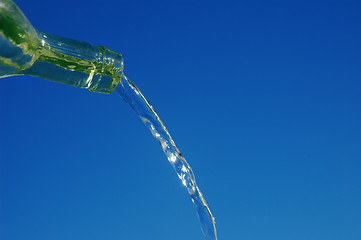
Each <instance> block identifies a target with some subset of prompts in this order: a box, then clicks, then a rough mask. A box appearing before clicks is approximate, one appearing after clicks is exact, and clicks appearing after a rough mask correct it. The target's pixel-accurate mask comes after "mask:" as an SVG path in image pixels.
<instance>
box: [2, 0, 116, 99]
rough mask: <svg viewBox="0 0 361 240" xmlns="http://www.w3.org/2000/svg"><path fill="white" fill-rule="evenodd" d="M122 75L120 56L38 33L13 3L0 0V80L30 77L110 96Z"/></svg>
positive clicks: (113, 52)
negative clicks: (23, 76)
mask: <svg viewBox="0 0 361 240" xmlns="http://www.w3.org/2000/svg"><path fill="white" fill-rule="evenodd" d="M122 74H123V57H122V55H121V54H120V53H118V52H116V51H113V50H110V49H108V48H105V47H98V46H94V45H92V44H89V43H85V42H81V41H77V40H72V39H68V38H63V37H59V36H55V35H52V34H48V33H45V32H42V31H39V30H37V29H35V28H34V27H33V26H32V25H31V23H30V22H29V20H28V19H27V18H26V17H25V15H24V14H23V12H22V11H21V10H20V9H19V7H18V6H17V5H16V4H15V3H14V2H13V1H12V0H0V78H2V77H7V76H13V75H30V76H35V77H39V78H44V79H48V80H52V81H55V82H59V83H64V84H68V85H71V86H75V87H79V88H86V89H89V90H90V91H94V92H101V93H111V92H113V91H114V90H115V88H116V87H117V85H118V84H119V81H120V79H121V76H122Z"/></svg>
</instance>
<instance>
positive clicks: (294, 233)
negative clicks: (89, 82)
mask: <svg viewBox="0 0 361 240" xmlns="http://www.w3.org/2000/svg"><path fill="white" fill-rule="evenodd" d="M16 2H17V4H18V5H19V6H20V7H21V8H22V10H23V11H24V13H25V14H26V15H27V17H28V18H29V19H30V21H31V22H32V23H33V25H34V26H35V27H36V28H38V29H41V30H43V31H45V32H50V33H53V34H57V35H61V36H64V37H70V38H74V39H78V40H83V41H87V42H90V43H93V44H96V45H104V46H107V47H109V48H112V49H114V50H117V51H119V52H121V53H122V54H123V57H124V59H125V72H126V75H127V76H128V77H129V78H130V79H132V80H133V82H134V83H135V84H136V85H137V86H138V87H139V88H140V89H141V90H142V91H143V93H144V94H145V96H146V97H147V98H148V99H149V101H150V102H151V103H152V105H153V106H154V107H155V109H156V110H157V112H158V113H159V115H160V116H161V118H162V119H163V121H164V123H165V125H166V126H167V127H168V129H169V131H170V132H171V134H172V136H173V138H174V140H175V141H176V143H177V145H178V147H179V148H180V150H181V152H182V153H183V155H184V156H185V157H186V158H187V160H188V162H189V163H190V165H191V166H192V168H193V170H194V172H195V175H196V179H197V182H198V185H199V186H200V188H201V190H202V191H203V193H204V195H205V197H206V199H207V202H208V204H209V205H210V208H211V209H212V211H213V213H214V216H215V217H216V222H217V227H218V233H219V239H220V240H226V239H228V240H238V239H239V240H326V239H327V240H344V239H345V240H359V239H361V227H360V226H361V204H360V203H361V191H360V190H361V124H360V123H361V44H360V43H361V27H360V26H361V14H360V13H361V4H360V3H359V1H309V2H306V1H282V0H279V1H242V0H240V1H237V2H236V1H235V2H229V1H180V0H179V1H165V0H164V1H131V0H129V1H122V0H118V1H115V0H103V1H93V0H87V1H85V0H80V1H77V0H51V1H49V0H47V1H45V0H18V1H16ZM290 2H292V3H290ZM0 124H1V125H0V201H1V205H0V210H1V212H0V238H1V240H83V239H85V240H118V239H127V240H128V239H129V240H131V239H157V240H163V239H164V240H184V239H187V240H188V239H202V234H201V231H200V228H199V224H198V219H197V216H196V213H195V211H194V208H193V206H192V203H191V201H190V198H189V197H188V196H187V192H186V191H185V190H184V189H183V188H182V184H181V183H180V182H179V179H178V178H177V176H176V175H175V173H174V172H173V169H172V168H171V166H170V165H169V164H168V162H167V160H166V158H165V156H164V155H163V153H162V150H161V148H160V147H159V145H158V143H157V142H156V140H155V139H153V137H152V135H151V134H150V133H149V132H148V129H146V127H145V126H144V125H143V124H142V122H141V121H140V120H139V119H138V118H137V116H136V115H135V114H134V113H133V112H132V110H131V109H130V108H129V107H128V106H127V104H126V103H124V102H123V101H122V100H121V98H120V97H119V96H117V95H116V94H115V93H114V94H111V95H105V94H97V93H91V92H89V91H87V90H82V89H77V88H74V87H69V86H66V85H61V84H58V83H53V82H50V81H46V80H42V79H36V78H33V77H26V76H21V77H12V78H6V79H0Z"/></svg>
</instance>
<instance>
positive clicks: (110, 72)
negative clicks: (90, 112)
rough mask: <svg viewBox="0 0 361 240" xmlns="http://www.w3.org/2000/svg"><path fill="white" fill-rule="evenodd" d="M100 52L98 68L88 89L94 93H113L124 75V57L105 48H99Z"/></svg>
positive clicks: (97, 60)
mask: <svg viewBox="0 0 361 240" xmlns="http://www.w3.org/2000/svg"><path fill="white" fill-rule="evenodd" d="M98 50H99V56H98V57H97V59H96V62H97V67H96V68H95V72H94V73H93V76H92V78H93V79H92V81H91V82H92V84H91V85H90V86H89V88H88V89H89V90H90V91H92V92H101V93H112V92H113V91H114V90H115V89H116V88H117V86H118V84H119V82H120V80H121V77H122V75H123V68H124V62H123V56H122V55H121V54H120V53H118V52H116V51H113V50H111V49H109V48H106V47H103V46H100V47H98ZM89 77H90V76H89Z"/></svg>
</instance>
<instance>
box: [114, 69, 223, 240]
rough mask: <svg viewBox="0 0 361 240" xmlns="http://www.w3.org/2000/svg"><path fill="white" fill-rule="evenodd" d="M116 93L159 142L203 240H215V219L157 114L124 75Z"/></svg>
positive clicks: (188, 167) (190, 170) (191, 172)
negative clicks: (192, 208)
mask: <svg viewBox="0 0 361 240" xmlns="http://www.w3.org/2000/svg"><path fill="white" fill-rule="evenodd" d="M116 91H117V92H118V93H119V95H120V96H121V97H122V98H123V99H124V100H125V101H126V102H127V103H128V104H129V105H130V106H131V107H132V109H133V110H134V111H135V112H136V113H137V115H138V116H139V117H140V118H141V120H142V121H143V123H144V124H145V125H147V126H148V128H149V129H150V131H151V132H152V134H153V136H154V137H155V138H156V139H157V140H158V141H159V143H160V145H161V147H162V149H163V152H164V153H165V155H166V156H167V159H168V161H169V163H170V164H171V165H172V167H173V169H174V170H175V171H176V173H177V175H178V177H179V179H180V180H181V181H182V184H183V185H184V187H185V188H186V189H187V191H188V193H189V196H190V197H191V200H192V202H193V204H194V206H195V208H196V211H197V214H198V217H199V221H200V225H201V229H202V232H203V235H204V237H205V239H207V240H217V232H216V226H215V221H214V217H213V215H212V213H211V211H210V209H209V207H208V205H207V203H206V201H205V199H204V197H203V195H202V193H201V191H200V190H199V188H198V186H197V184H196V181H195V178H194V174H193V171H192V169H191V167H190V166H189V164H188V162H187V161H186V160H185V159H184V157H183V156H182V154H181V153H180V151H179V150H178V148H177V146H176V145H175V143H174V141H173V139H172V137H171V136H170V134H169V132H168V130H167V128H166V127H165V126H164V124H163V122H162V120H161V119H160V118H159V116H158V114H157V113H156V112H155V111H154V109H153V107H152V106H151V105H150V104H149V102H148V100H147V99H146V98H145V97H144V96H143V94H142V93H141V92H140V91H139V89H138V88H137V87H136V86H135V85H134V84H133V83H132V82H131V81H130V80H129V79H128V78H127V77H125V76H124V75H122V78H121V81H120V83H119V85H118V87H117V89H116Z"/></svg>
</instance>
